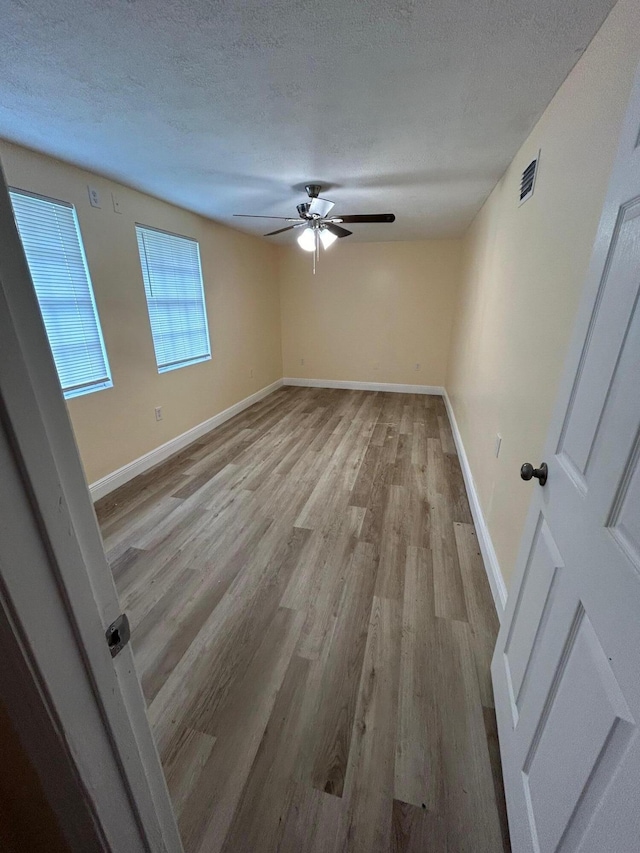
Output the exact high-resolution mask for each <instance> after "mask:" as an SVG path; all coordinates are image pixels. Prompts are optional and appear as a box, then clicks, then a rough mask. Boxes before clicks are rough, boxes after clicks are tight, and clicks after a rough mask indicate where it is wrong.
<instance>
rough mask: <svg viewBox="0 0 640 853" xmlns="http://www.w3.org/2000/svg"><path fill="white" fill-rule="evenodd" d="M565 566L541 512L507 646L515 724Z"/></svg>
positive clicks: (506, 657)
mask: <svg viewBox="0 0 640 853" xmlns="http://www.w3.org/2000/svg"><path fill="white" fill-rule="evenodd" d="M561 568H562V558H561V557H560V554H559V552H558V549H557V547H556V545H555V542H554V541H553V537H552V536H551V531H550V530H549V526H548V525H547V523H546V522H545V520H544V517H543V516H542V514H540V515H539V517H538V523H537V525H536V532H535V534H534V537H533V543H532V546H531V552H530V555H529V561H528V563H527V567H526V569H525V575H524V578H523V581H522V584H521V585H520V591H519V593H518V602H517V604H516V609H515V616H514V618H513V619H512V621H511V626H510V630H509V633H508V635H507V641H506V643H505V649H504V657H505V667H506V671H507V679H508V684H509V693H510V697H511V706H512V708H511V710H512V714H513V723H514V726H516V725H517V724H518V719H519V716H520V707H521V703H522V701H523V700H524V696H525V692H526V686H527V683H528V676H529V674H530V672H531V664H532V661H533V660H534V658H535V656H536V653H537V647H538V641H539V639H540V638H541V636H542V633H543V629H544V625H545V624H546V621H547V618H548V615H549V611H550V609H551V604H552V602H553V600H554V593H555V587H556V583H557V580H558V577H559V572H560V570H561ZM531 577H535V582H534V583H528V580H529V579H530V578H531Z"/></svg>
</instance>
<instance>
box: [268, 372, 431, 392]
mask: <svg viewBox="0 0 640 853" xmlns="http://www.w3.org/2000/svg"><path fill="white" fill-rule="evenodd" d="M282 384H283V385H300V386H303V387H305V388H344V389H346V390H348V391H391V392H395V393H398V394H437V395H439V396H442V394H443V393H444V388H443V387H442V385H399V384H397V383H395V382H353V381H350V380H343V379H296V378H294V377H291V376H285V377H284V379H283V380H282Z"/></svg>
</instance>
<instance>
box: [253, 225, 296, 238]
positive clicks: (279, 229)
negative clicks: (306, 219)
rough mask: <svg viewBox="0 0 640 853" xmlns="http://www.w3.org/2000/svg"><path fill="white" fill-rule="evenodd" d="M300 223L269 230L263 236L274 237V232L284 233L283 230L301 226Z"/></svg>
mask: <svg viewBox="0 0 640 853" xmlns="http://www.w3.org/2000/svg"><path fill="white" fill-rule="evenodd" d="M299 227H300V226H299V225H287V227H286V228H278V230H277V231H269V233H268V234H263V235H262V236H263V237H273V235H274V234H282V232H283V231H291V229H292V228H299Z"/></svg>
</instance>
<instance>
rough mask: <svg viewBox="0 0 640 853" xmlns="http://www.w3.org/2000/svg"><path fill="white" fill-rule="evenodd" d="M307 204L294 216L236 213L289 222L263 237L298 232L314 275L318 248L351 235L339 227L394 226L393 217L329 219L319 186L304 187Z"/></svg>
mask: <svg viewBox="0 0 640 853" xmlns="http://www.w3.org/2000/svg"><path fill="white" fill-rule="evenodd" d="M305 189H306V191H307V195H308V196H309V198H310V201H307V202H303V203H302V204H299V205H297V210H298V216H259V215H254V214H251V213H236V214H234V215H235V216H242V217H245V218H250V219H282V220H284V221H285V222H293V223H294V224H293V225H286V226H285V227H284V228H278V229H276V230H275V231H269V232H268V233H267V234H265V235H264V236H265V237H273V235H274V234H282V233H283V232H284V231H292V230H293V229H294V228H302V229H303V230H302V231H301V232H300V234H299V235H298V245H299V246H300V248H302V249H304V250H305V251H307V252H313V253H314V256H313V271H314V273H315V265H316V259H317V257H318V255H319V251H320V244H321V243H322V246H323V248H324V249H328V248H329V246H331V244H332V243H334V242H335V241H336V240H337V239H338V238H339V237H349V236H350V235H351V234H352V233H353V232H352V231H348V230H347V229H346V228H343V227H342V225H341V223H345V222H346V223H347V224H353V225H355V224H359V223H362V222H395V218H396V217H395V215H394V214H393V213H359V214H354V215H352V216H329V213H330V212H331V210H332V209H333V207H334V206H335V205H334V202H332V201H329V199H326V198H320V191H321V189H322V187H321V186H320V184H308V185H307V186H306V187H305Z"/></svg>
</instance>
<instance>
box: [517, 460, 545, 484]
mask: <svg viewBox="0 0 640 853" xmlns="http://www.w3.org/2000/svg"><path fill="white" fill-rule="evenodd" d="M548 473H549V469H548V468H547V463H546V462H542V463H541V464H540V467H539V468H534V467H533V465H532V464H531V462H525V463H524V465H523V466H522V468H521V469H520V476H521V477H522V479H523V480H530V479H531V478H532V477H535V478H536V480H537V481H538V482H539V483H540V485H541V486H544V484H545V483H546V482H547V475H548Z"/></svg>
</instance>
